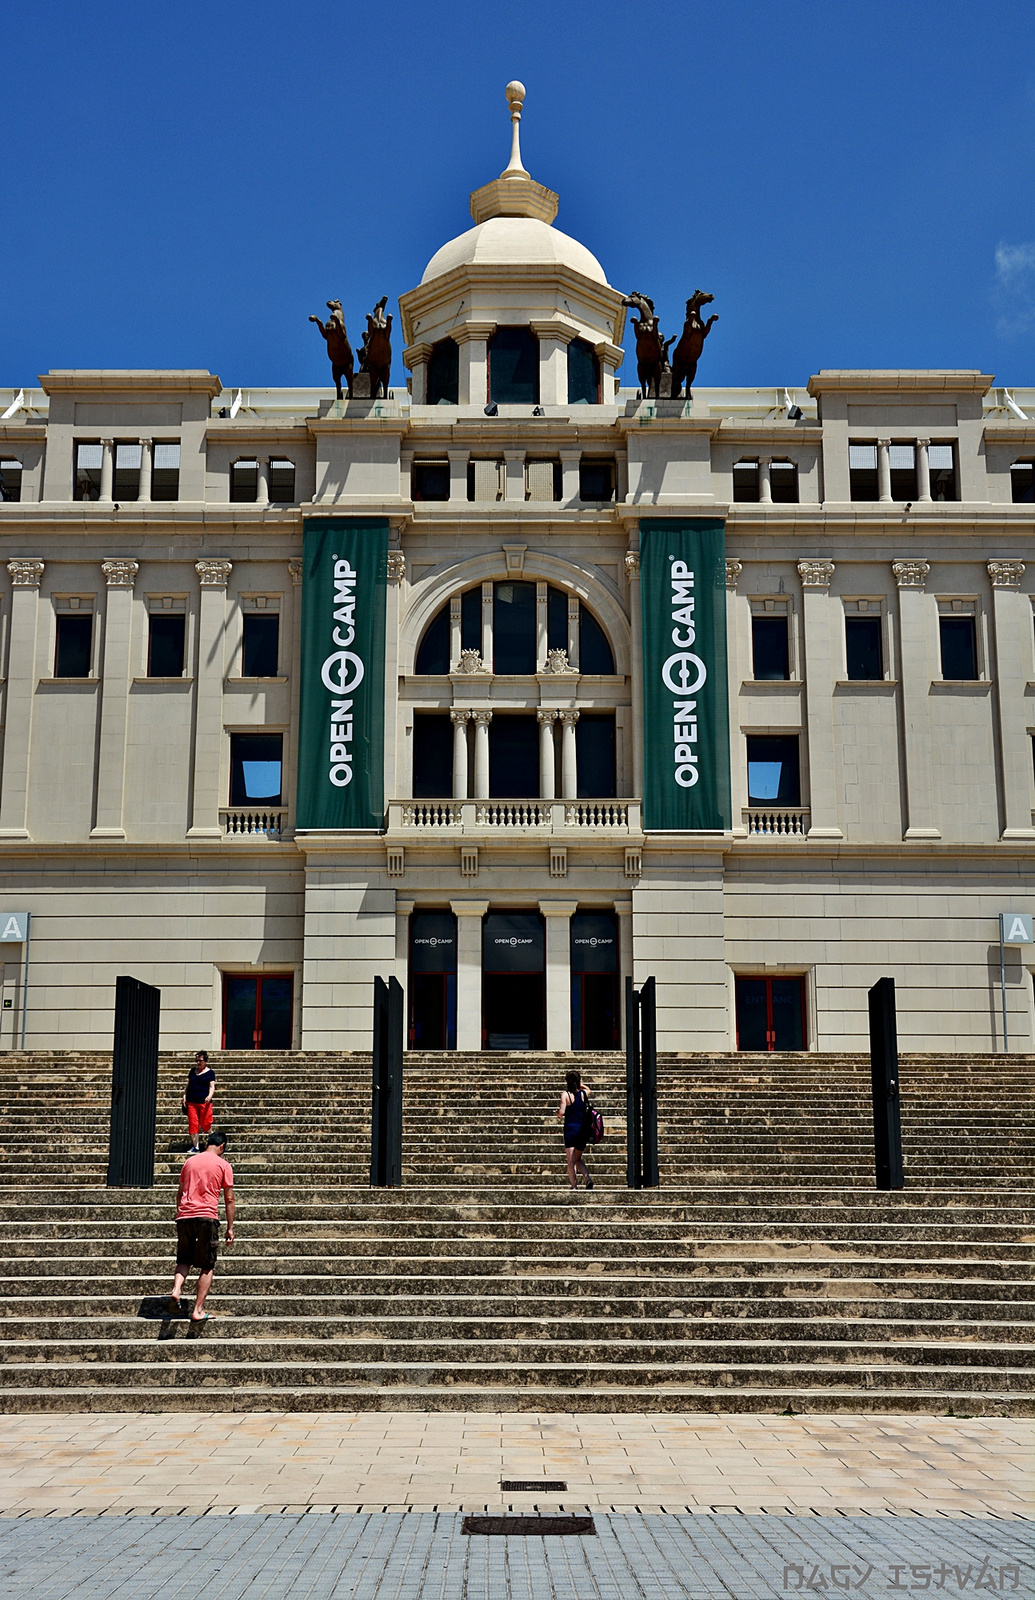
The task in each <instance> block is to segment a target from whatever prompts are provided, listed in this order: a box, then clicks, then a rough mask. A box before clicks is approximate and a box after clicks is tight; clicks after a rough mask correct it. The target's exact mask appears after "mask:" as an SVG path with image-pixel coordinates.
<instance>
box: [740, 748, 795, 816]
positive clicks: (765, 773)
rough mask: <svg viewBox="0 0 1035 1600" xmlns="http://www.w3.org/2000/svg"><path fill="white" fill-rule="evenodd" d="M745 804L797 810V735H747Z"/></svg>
mask: <svg viewBox="0 0 1035 1600" xmlns="http://www.w3.org/2000/svg"><path fill="white" fill-rule="evenodd" d="M747 760H748V804H749V805H752V806H800V805H801V775H800V772H799V769H798V736H797V734H749V735H748V741H747Z"/></svg>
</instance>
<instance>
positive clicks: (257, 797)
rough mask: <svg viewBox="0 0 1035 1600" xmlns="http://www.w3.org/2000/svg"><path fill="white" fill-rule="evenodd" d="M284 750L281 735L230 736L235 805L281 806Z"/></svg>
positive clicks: (232, 791) (231, 773) (231, 772)
mask: <svg viewBox="0 0 1035 1600" xmlns="http://www.w3.org/2000/svg"><path fill="white" fill-rule="evenodd" d="M283 747H284V735H283V734H282V733H232V734H231V735H230V804H231V805H232V806H251V805H260V804H261V805H264V806H279V805H280V804H281V790H282V778H281V769H282V765H283Z"/></svg>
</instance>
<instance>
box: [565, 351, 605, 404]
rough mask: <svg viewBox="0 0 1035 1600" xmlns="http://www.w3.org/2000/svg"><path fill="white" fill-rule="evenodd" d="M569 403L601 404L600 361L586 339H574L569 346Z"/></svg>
mask: <svg viewBox="0 0 1035 1600" xmlns="http://www.w3.org/2000/svg"><path fill="white" fill-rule="evenodd" d="M568 404H569V405H570V406H598V405H599V404H600V362H599V361H598V359H597V353H596V351H595V350H594V349H593V346H592V345H591V344H587V343H586V341H585V339H573V340H572V341H571V343H570V344H569V346H568Z"/></svg>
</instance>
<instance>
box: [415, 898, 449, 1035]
mask: <svg viewBox="0 0 1035 1600" xmlns="http://www.w3.org/2000/svg"><path fill="white" fill-rule="evenodd" d="M407 1037H408V1043H409V1048H410V1049H411V1050H455V1049H456V917H455V916H454V915H453V913H452V912H451V911H415V912H414V913H413V915H412V917H411V918H410V1015H409V1027H408V1030H407Z"/></svg>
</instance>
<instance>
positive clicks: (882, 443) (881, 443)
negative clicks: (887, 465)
mask: <svg viewBox="0 0 1035 1600" xmlns="http://www.w3.org/2000/svg"><path fill="white" fill-rule="evenodd" d="M877 444H878V447H879V448H880V449H881V450H889V449H890V448H891V440H890V439H878V440H877Z"/></svg>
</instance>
